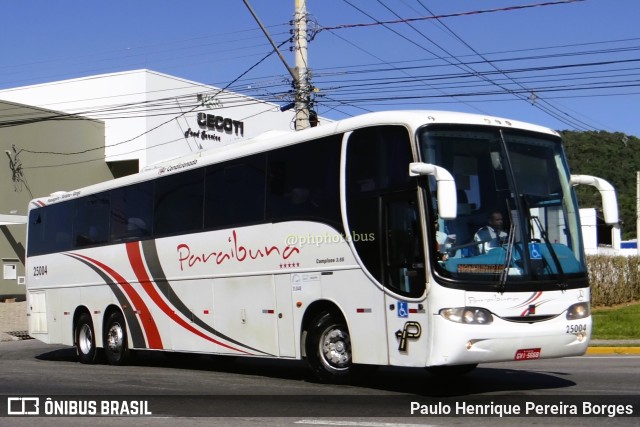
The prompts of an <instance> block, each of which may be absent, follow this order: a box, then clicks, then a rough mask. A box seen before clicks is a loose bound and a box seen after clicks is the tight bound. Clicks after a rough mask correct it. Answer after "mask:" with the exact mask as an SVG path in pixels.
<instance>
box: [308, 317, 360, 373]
mask: <svg viewBox="0 0 640 427" xmlns="http://www.w3.org/2000/svg"><path fill="white" fill-rule="evenodd" d="M305 347H306V348H305V350H306V354H307V362H308V363H309V365H310V366H311V369H312V370H313V372H314V374H315V375H316V377H317V378H318V379H319V380H321V381H323V382H336V383H343V382H346V381H348V380H349V379H350V377H351V375H352V374H353V363H352V360H351V357H352V353H351V337H350V336H349V330H348V329H347V325H345V322H344V321H343V320H342V319H339V318H335V317H334V316H333V315H332V314H330V313H323V314H321V315H320V316H318V317H316V318H315V319H314V321H313V322H312V323H311V327H310V328H309V332H308V334H307V339H306V343H305Z"/></svg>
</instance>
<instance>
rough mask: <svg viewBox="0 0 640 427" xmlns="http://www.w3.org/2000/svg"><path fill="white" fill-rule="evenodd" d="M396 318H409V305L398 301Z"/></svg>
mask: <svg viewBox="0 0 640 427" xmlns="http://www.w3.org/2000/svg"><path fill="white" fill-rule="evenodd" d="M398 317H403V318H404V317H409V304H408V303H407V302H406V301H398Z"/></svg>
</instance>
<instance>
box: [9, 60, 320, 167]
mask: <svg viewBox="0 0 640 427" xmlns="http://www.w3.org/2000/svg"><path fill="white" fill-rule="evenodd" d="M203 93H204V94H205V96H209V97H212V96H213V95H216V94H217V96H215V97H214V98H213V99H211V100H210V102H208V103H207V104H206V106H202V103H201V102H199V101H198V99H197V95H198V94H203ZM0 99H4V100H9V101H13V102H19V103H23V104H27V105H33V106H38V107H45V108H49V109H52V110H57V111H63V112H67V113H74V114H81V115H83V116H87V117H91V118H96V119H100V120H102V121H104V123H105V146H106V149H105V157H106V159H105V160H106V161H118V160H132V159H138V160H139V167H140V168H141V169H142V168H143V167H145V166H146V165H149V164H153V163H157V162H160V161H163V160H167V159H171V158H175V157H179V156H182V155H186V154H190V153H193V152H195V151H198V150H207V149H211V148H214V147H217V146H220V145H227V144H231V143H236V142H239V141H242V140H245V139H248V138H251V137H254V136H257V135H259V134H261V133H263V132H266V131H269V130H280V131H291V130H292V126H293V119H294V114H295V113H294V111H293V110H290V111H285V112H281V111H280V110H279V106H278V105H277V104H272V103H265V102H261V101H259V100H257V99H255V98H250V97H247V96H243V95H240V94H237V93H232V92H225V93H219V89H218V88H215V87H212V86H207V85H204V84H201V83H196V82H191V81H188V80H184V79H180V78H177V77H173V76H169V75H166V74H161V73H157V72H154V71H150V70H134V71H128V72H122V73H113V74H105V75H99V76H91V77H84V78H79V79H72V80H65V81H60V82H53V83H47V84H40V85H34V86H25V87H21V88H14V89H6V90H2V91H0ZM131 104H133V105H131ZM198 113H204V114H208V115H210V116H212V117H220V118H221V119H220V120H219V121H218V123H219V124H220V123H222V119H227V122H225V123H229V120H232V121H234V122H236V123H238V122H242V124H243V130H244V131H243V132H242V133H241V134H240V133H239V132H238V134H236V132H235V131H233V130H232V131H231V132H229V131H228V129H227V130H224V129H215V128H213V129H211V128H208V127H207V126H200V125H199V124H198V116H197V114H198ZM322 121H323V122H324V121H325V120H322ZM189 129H190V130H191V132H188V131H189ZM203 132H204V134H205V135H206V136H207V138H205V139H203V138H202V135H203ZM185 135H186V136H185ZM87 148H91V147H87ZM52 150H57V151H64V147H52Z"/></svg>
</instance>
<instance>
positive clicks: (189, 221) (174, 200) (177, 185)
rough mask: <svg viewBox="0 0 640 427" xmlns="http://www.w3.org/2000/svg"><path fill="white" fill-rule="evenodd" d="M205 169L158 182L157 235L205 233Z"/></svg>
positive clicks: (154, 231) (155, 222) (167, 177)
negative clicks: (203, 221) (203, 224)
mask: <svg viewBox="0 0 640 427" xmlns="http://www.w3.org/2000/svg"><path fill="white" fill-rule="evenodd" d="M203 177H204V170H203V169H195V170H191V171H187V172H182V173H179V174H175V175H169V176H165V177H162V178H160V179H158V181H157V182H156V192H155V201H154V205H155V217H154V224H153V233H154V235H155V236H162V235H169V234H177V233H186V232H195V231H200V230H202V203H203V192H204V179H203Z"/></svg>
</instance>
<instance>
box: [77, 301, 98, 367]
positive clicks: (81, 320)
mask: <svg viewBox="0 0 640 427" xmlns="http://www.w3.org/2000/svg"><path fill="white" fill-rule="evenodd" d="M75 343H76V351H77V352H78V359H79V360H80V362H81V363H86V364H93V363H95V362H96V358H97V355H98V349H97V348H96V338H95V334H94V333H93V321H92V320H91V316H90V315H89V314H88V313H82V314H81V315H80V317H78V321H77V322H76V327H75Z"/></svg>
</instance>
